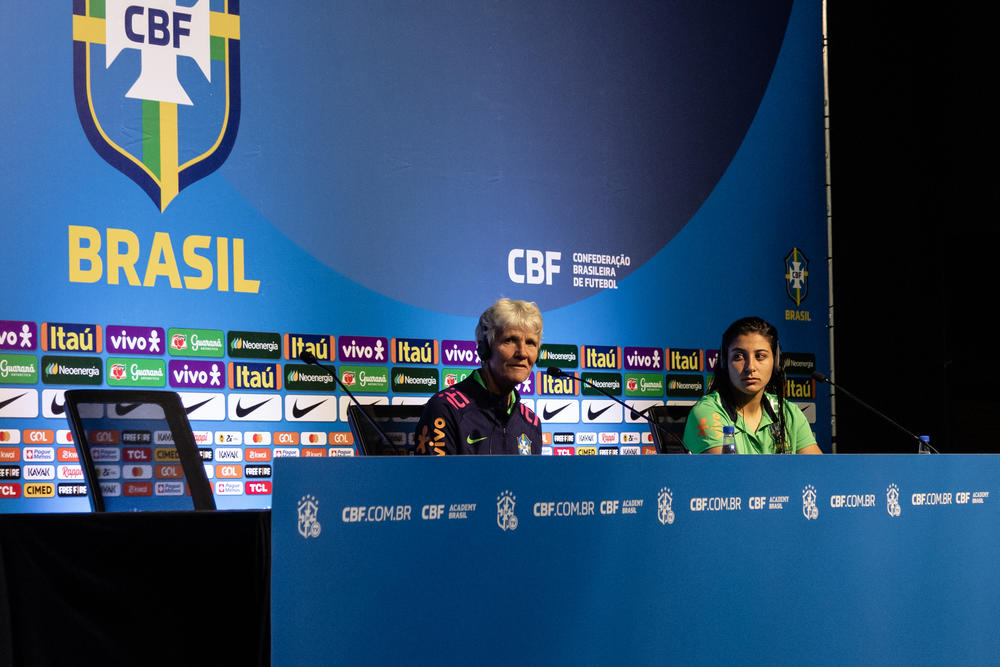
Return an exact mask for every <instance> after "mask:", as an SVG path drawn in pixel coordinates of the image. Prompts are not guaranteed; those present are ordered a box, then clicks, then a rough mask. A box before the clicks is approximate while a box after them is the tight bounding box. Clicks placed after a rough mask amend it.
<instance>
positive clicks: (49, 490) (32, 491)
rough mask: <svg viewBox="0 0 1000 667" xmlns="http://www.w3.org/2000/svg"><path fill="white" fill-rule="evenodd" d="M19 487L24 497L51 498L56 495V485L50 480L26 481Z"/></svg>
mask: <svg viewBox="0 0 1000 667" xmlns="http://www.w3.org/2000/svg"><path fill="white" fill-rule="evenodd" d="M21 488H23V489H24V497H25V498H53V497H55V495H56V485H55V484H53V483H52V482H31V483H27V482H26V483H25V484H24V485H23V486H22V487H21Z"/></svg>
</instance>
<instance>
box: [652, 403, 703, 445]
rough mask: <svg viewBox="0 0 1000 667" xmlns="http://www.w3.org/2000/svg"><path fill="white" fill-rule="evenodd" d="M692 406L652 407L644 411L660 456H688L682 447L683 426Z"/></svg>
mask: <svg viewBox="0 0 1000 667" xmlns="http://www.w3.org/2000/svg"><path fill="white" fill-rule="evenodd" d="M692 407H694V404H690V405H654V406H653V407H651V408H649V409H648V410H646V414H647V415H649V418H650V420H651V421H652V422H654V423H655V426H654V424H653V423H650V425H649V431H650V433H652V435H653V442H654V443H655V444H656V451H657V452H658V453H660V454H689V453H690V452H689V451H688V448H687V447H685V446H684V425H685V424H686V423H687V417H688V413H690V412H691V408H692Z"/></svg>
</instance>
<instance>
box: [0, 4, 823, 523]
mask: <svg viewBox="0 0 1000 667" xmlns="http://www.w3.org/2000/svg"><path fill="white" fill-rule="evenodd" d="M0 37H2V39H0V49H2V50H3V55H4V56H5V57H4V58H3V62H4V63H6V64H5V65H3V66H2V76H3V80H4V81H5V83H6V89H7V95H6V98H5V99H7V103H6V104H5V105H4V109H3V114H4V116H5V120H6V126H7V128H8V129H7V131H6V136H5V141H4V142H3V143H2V147H0V156H2V161H0V164H2V166H0V169H2V170H3V182H2V185H0V209H2V210H3V212H4V216H3V221H2V223H0V224H2V225H3V238H4V248H5V250H6V252H5V261H4V262H3V263H2V265H0V277H2V279H3V281H4V283H5V284H6V285H7V287H6V289H5V291H4V297H3V299H2V301H0V498H3V500H0V511H61V510H66V509H82V508H85V507H86V503H85V501H84V499H83V498H81V497H80V496H79V495H78V494H79V493H80V488H79V481H80V475H79V469H78V468H77V467H76V464H75V462H74V461H73V460H72V444H71V440H70V438H69V434H68V432H67V430H66V428H67V427H66V423H65V417H64V415H63V414H62V411H61V400H62V392H63V391H64V390H65V389H67V388H72V387H74V386H79V385H81V384H86V385H88V386H112V387H121V386H144V387H154V388H164V389H175V390H177V391H179V392H181V394H182V398H183V400H184V402H185V405H187V406H188V407H189V408H191V412H190V417H191V420H192V426H193V428H194V430H195V431H196V435H197V436H198V437H199V439H200V441H201V444H202V446H203V452H204V454H205V458H206V464H207V465H208V466H209V472H210V474H211V476H212V478H213V479H212V481H213V484H214V485H215V491H216V495H217V498H218V503H219V505H220V506H221V507H266V506H269V504H270V490H271V489H270V467H271V465H272V463H273V459H274V458H275V457H278V456H320V455H322V456H330V455H337V454H348V453H350V452H351V449H350V443H351V438H350V434H349V432H348V428H347V424H346V421H345V403H344V396H343V395H342V394H341V392H339V391H334V390H333V389H331V388H330V387H329V384H328V383H324V382H323V381H322V378H321V376H319V375H318V374H316V373H312V372H310V371H308V370H307V369H305V368H303V367H301V366H300V365H299V364H298V363H297V362H296V361H295V360H294V357H295V354H296V353H295V351H296V350H298V349H302V348H303V347H308V348H310V349H313V350H314V351H316V352H317V356H319V357H320V358H321V359H323V360H325V361H328V362H329V363H331V364H332V365H333V366H334V367H335V368H336V369H337V372H338V373H340V374H341V376H342V377H345V378H346V379H348V380H349V381H351V382H353V383H354V384H353V388H354V389H356V390H358V393H359V395H361V396H363V397H364V400H377V401H381V402H408V401H422V400H425V399H426V397H427V395H428V393H429V392H428V391H427V388H428V386H429V385H428V384H427V383H432V384H433V386H435V387H443V386H445V385H446V384H447V383H449V382H451V381H454V380H455V379H457V378H459V377H461V374H462V373H464V372H468V370H469V369H471V368H472V367H474V366H475V358H474V357H473V358H469V353H468V342H469V341H470V340H471V339H472V332H473V327H474V324H475V319H476V317H477V316H478V314H479V313H480V312H481V311H482V310H483V308H485V307H486V306H487V305H489V304H490V303H492V302H493V301H494V300H495V299H496V298H498V297H500V296H509V297H512V298H523V299H530V300H534V301H536V302H537V303H538V304H539V306H540V307H541V308H542V309H543V312H544V316H545V332H544V337H543V342H544V343H546V344H547V345H550V346H552V347H550V348H547V349H546V350H545V353H546V359H543V360H542V361H541V362H540V365H541V366H543V367H544V366H546V365H552V364H550V363H548V362H549V361H552V360H557V361H558V363H561V364H562V365H564V366H565V367H567V368H568V369H570V370H573V371H574V372H583V373H598V374H605V375H604V376H603V379H604V380H605V381H610V382H611V383H612V384H614V383H615V382H617V383H618V386H619V389H618V390H617V392H618V394H619V396H621V397H622V398H623V399H627V400H635V401H638V402H639V405H641V406H646V405H649V404H652V403H663V402H666V401H677V402H689V401H691V400H694V398H695V397H696V396H697V395H698V394H699V393H701V390H702V389H701V388H703V387H705V386H706V382H707V380H708V379H709V378H710V375H711V370H712V367H713V364H714V354H713V352H714V350H715V348H716V347H717V345H718V338H719V336H720V334H721V331H722V330H723V328H724V327H725V326H726V325H727V324H728V323H729V322H731V321H732V320H733V319H735V318H736V317H739V316H742V315H746V314H759V315H761V316H763V317H765V318H767V319H769V320H770V321H772V322H774V323H775V324H777V325H778V327H779V330H780V332H781V336H782V343H783V351H784V352H786V353H790V355H789V358H792V359H794V360H795V361H796V365H795V367H794V368H793V369H792V376H791V379H790V383H791V384H790V387H789V389H790V393H791V394H792V395H793V396H794V398H795V399H796V400H799V401H800V402H801V403H802V405H803V407H804V408H805V411H806V414H807V415H808V416H809V417H810V419H811V420H812V421H813V422H814V423H813V427H814V430H815V431H816V435H817V438H818V440H819V442H820V444H821V446H824V447H826V448H828V446H829V436H830V433H829V431H830V429H829V419H830V417H829V405H828V402H827V401H825V400H816V395H815V394H816V388H815V386H814V385H813V383H812V381H811V380H810V379H808V374H809V372H810V371H811V370H812V369H813V368H818V369H820V370H822V371H824V372H826V371H828V370H829V341H828V337H827V333H826V332H827V330H826V326H825V325H826V310H827V293H828V284H827V275H826V267H825V258H826V255H827V237H826V225H825V193H824V155H823V90H822V70H821V52H820V47H821V25H820V5H819V3H818V2H769V3H764V4H762V3H759V2H749V1H747V2H733V3H725V5H724V6H717V5H715V4H712V5H711V6H706V3H701V2H682V3H670V4H664V3H659V2H631V3H626V4H622V3H615V2H605V1H602V0H588V1H587V2H581V3H574V4H573V5H572V6H568V5H565V4H564V3H556V2H532V3H525V2H520V1H516V0H515V1H510V2H466V3H451V2H438V1H431V2H423V3H407V2H391V3H387V2H347V3H336V4H333V5H331V4H329V3H321V2H304V3H296V5H295V6H294V8H291V7H285V6H278V5H274V4H268V3H247V4H245V5H241V4H239V3H236V2H233V1H232V0H230V1H229V2H223V1H222V0H211V2H210V1H209V0H200V2H198V3H197V4H193V5H192V3H190V2H186V3H178V4H177V6H176V7H173V8H172V9H169V10H168V9H163V8H161V7H159V3H151V2H150V3H147V2H144V1H143V0H136V1H135V2H124V1H118V0H105V1H104V2H96V1H94V0H90V1H89V2H85V1H84V0H75V1H74V2H72V3H66V4H53V3H29V4H28V5H25V6H24V7H23V8H22V14H21V15H20V18H19V20H18V21H17V22H7V23H5V24H4V25H2V26H0ZM15 63H16V64H15ZM423 351H426V352H427V353H426V354H422V352H423ZM587 351H589V352H590V353H591V356H589V357H588V356H587ZM462 352H466V354H464V355H463V354H462ZM654 353H655V354H654ZM574 355H575V357H574ZM289 357H291V358H289ZM641 357H648V359H647V360H646V361H641V360H640V358H641ZM796 373H797V374H798V377H796V376H795V374H796ZM427 378H430V379H427ZM616 378H617V379H616ZM544 380H545V378H542V377H538V376H536V377H533V378H532V380H531V382H529V383H527V385H526V386H525V387H523V389H524V392H523V393H524V394H525V398H526V399H527V400H528V401H529V402H530V404H531V405H533V406H535V407H536V408H538V409H539V411H541V410H542V409H543V408H545V407H546V406H548V407H553V406H555V405H556V403H555V402H559V404H560V405H561V404H563V403H565V402H566V401H569V402H571V403H572V404H580V405H581V406H582V405H584V404H583V403H582V401H585V400H598V399H597V398H594V397H587V396H583V395H581V393H580V390H579V387H577V386H572V385H571V386H568V387H566V386H560V385H552V384H548V383H546V382H545V381H544ZM692 387H694V388H693V389H692ZM566 391H568V392H570V393H569V394H566V393H564V392H566ZM249 394H252V395H253V396H248V395H249ZM320 401H322V406H320V407H317V408H315V409H313V410H312V411H311V412H310V413H308V416H304V417H297V416H296V415H298V414H300V410H301V409H302V408H303V407H305V406H308V405H314V404H315V405H319V402H320ZM251 405H261V406H262V407H260V408H258V409H257V410H256V411H251V412H246V410H247V408H248V406H251ZM588 405H589V404H588ZM610 412H611V414H612V415H614V414H617V421H613V422H610V423H608V422H604V423H593V422H588V421H587V416H586V415H587V411H586V410H564V411H563V412H562V414H563V415H565V414H567V413H575V414H576V415H577V417H576V420H575V421H569V422H563V423H553V424H547V425H546V427H545V429H544V430H545V432H546V445H547V446H549V445H551V447H548V448H547V450H546V451H547V452H552V453H576V454H587V453H598V452H599V451H600V452H601V453H619V452H620V453H638V452H640V451H642V449H641V448H642V446H643V445H648V444H649V436H648V431H647V429H645V428H644V427H642V425H641V424H635V423H634V422H630V421H629V419H628V416H627V415H623V414H622V413H621V412H620V411H619V412H617V413H615V411H610ZM605 414H607V413H605ZM310 419H313V420H314V421H309V420H310ZM553 433H557V434H559V437H558V438H557V439H556V441H554V442H553V440H552V439H551V438H552V434H553ZM557 445H558V446H559V451H558V452H556V451H555V447H556V446H557ZM147 455H148V465H145V464H143V465H139V466H126V465H117V466H116V465H114V464H109V465H108V467H107V468H106V469H105V473H106V475H107V476H108V483H109V485H110V486H109V487H108V490H109V491H110V492H114V491H115V489H116V488H117V489H119V490H120V489H121V486H122V481H123V480H126V479H133V480H138V481H140V482H142V481H148V480H154V479H156V478H157V475H158V472H159V471H158V468H157V464H158V462H159V461H160V459H158V458H157V457H158V456H160V454H159V453H158V452H156V451H150V452H146V453H142V454H140V455H139V456H147ZM223 463H225V464H226V466H228V467H226V468H225V473H224V475H226V476H220V474H219V473H220V472H221V468H220V466H221V464H223ZM248 472H249V473H251V475H248V474H247V473H248ZM116 484H117V485H118V486H115V485H116ZM140 487H141V485H140Z"/></svg>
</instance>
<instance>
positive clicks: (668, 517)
mask: <svg viewBox="0 0 1000 667" xmlns="http://www.w3.org/2000/svg"><path fill="white" fill-rule="evenodd" d="M673 502H674V495H673V494H672V493H671V492H670V489H669V488H667V487H663V488H662V489H660V492H659V493H658V494H656V518H657V520H658V521H659V522H660V523H661V524H663V525H664V526H666V525H667V524H672V523H673V522H674V510H673V508H672V507H671V506H672V505H673Z"/></svg>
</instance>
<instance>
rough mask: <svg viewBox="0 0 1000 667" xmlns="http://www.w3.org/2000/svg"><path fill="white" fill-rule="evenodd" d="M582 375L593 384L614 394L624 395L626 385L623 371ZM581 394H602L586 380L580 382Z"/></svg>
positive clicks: (581, 375)
mask: <svg viewBox="0 0 1000 667" xmlns="http://www.w3.org/2000/svg"><path fill="white" fill-rule="evenodd" d="M580 377H582V378H583V379H584V380H588V381H589V382H590V383H591V384H594V385H597V386H598V387H600V388H601V389H603V390H604V391H605V392H607V393H608V394H611V395H612V396H621V395H622V388H623V387H624V385H623V384H622V376H621V373H581V374H580ZM580 394H581V395H583V396H601V395H602V394H601V392H600V391H598V390H597V389H594V387H592V386H591V385H590V384H587V383H586V382H581V383H580Z"/></svg>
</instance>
